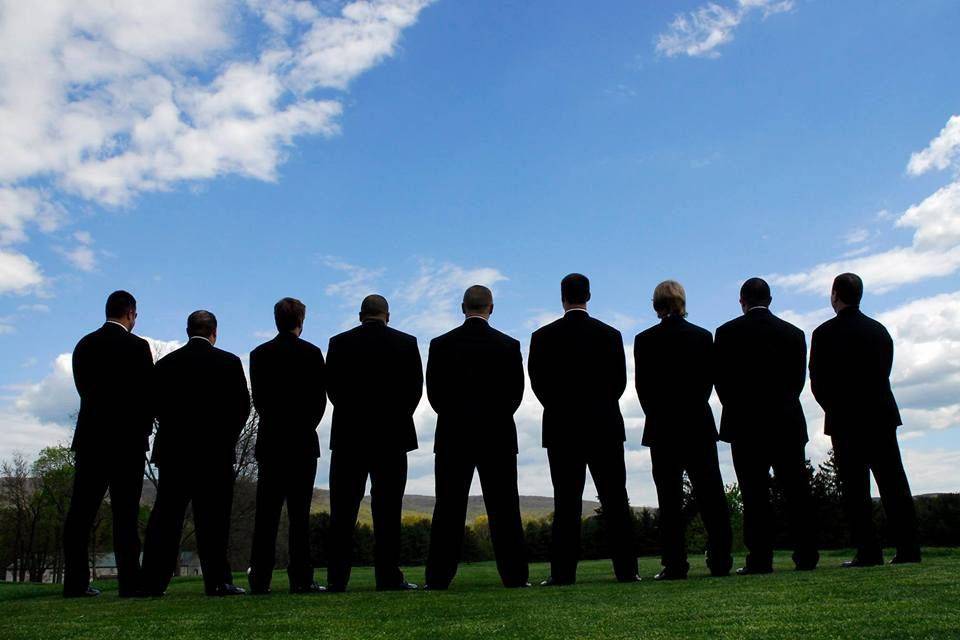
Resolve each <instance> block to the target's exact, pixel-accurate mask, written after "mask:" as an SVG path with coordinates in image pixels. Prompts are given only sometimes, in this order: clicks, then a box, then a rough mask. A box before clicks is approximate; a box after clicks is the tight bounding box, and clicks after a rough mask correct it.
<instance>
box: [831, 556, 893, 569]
mask: <svg viewBox="0 0 960 640" xmlns="http://www.w3.org/2000/svg"><path fill="white" fill-rule="evenodd" d="M882 564H883V558H870V559H869V560H861V559H860V558H854V559H853V560H847V561H846V562H844V563H842V564H841V565H840V566H841V567H843V568H844V569H859V568H861V567H879V566H880V565H882Z"/></svg>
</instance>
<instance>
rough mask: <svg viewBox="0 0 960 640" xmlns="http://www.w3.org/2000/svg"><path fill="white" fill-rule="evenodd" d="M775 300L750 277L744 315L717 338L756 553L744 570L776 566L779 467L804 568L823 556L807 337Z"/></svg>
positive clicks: (747, 526) (723, 429)
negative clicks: (806, 405) (807, 402)
mask: <svg viewBox="0 0 960 640" xmlns="http://www.w3.org/2000/svg"><path fill="white" fill-rule="evenodd" d="M772 300H773V298H772V297H771V295H770V286H769V285H768V284H767V283H766V282H764V281H763V280H761V279H760V278H750V279H749V280H747V281H746V282H744V283H743V286H742V287H741V288H740V307H741V308H742V309H743V315H742V316H740V317H739V318H736V319H735V320H731V321H730V322H728V323H726V324H724V325H723V326H721V327H720V328H718V329H717V332H716V338H715V344H716V358H717V374H716V381H715V384H716V389H717V396H719V398H720V402H722V403H723V414H722V415H721V418H720V439H721V440H723V441H724V442H729V443H730V448H731V452H732V453H733V467H734V469H735V470H736V472H737V480H738V481H739V483H740V492H741V494H742V496H743V538H744V543H745V544H746V546H747V551H748V553H747V562H746V566H744V567H741V568H740V569H738V570H737V573H738V574H740V575H747V574H755V573H770V572H772V571H773V528H772V522H771V521H772V513H771V511H772V508H771V500H770V469H771V468H773V472H774V474H775V475H776V478H777V480H778V481H779V483H780V485H781V486H782V487H783V491H784V496H785V498H786V501H787V516H788V521H789V526H790V532H791V534H792V538H793V549H794V551H793V562H794V564H795V566H796V568H797V569H798V570H810V569H814V568H816V566H817V562H818V561H819V559H820V554H819V552H818V551H817V540H816V529H815V522H814V518H815V516H814V514H813V509H812V501H811V498H810V478H809V477H808V473H807V468H806V456H805V453H804V449H805V447H806V443H807V421H806V418H805V417H804V415H803V408H802V407H801V406H800V392H801V391H803V385H804V383H805V382H806V377H807V342H806V338H805V337H804V335H803V331H801V330H800V329H798V328H796V327H795V326H793V325H792V324H790V323H788V322H786V321H784V320H781V319H780V318H778V317H776V316H775V315H773V314H772V313H771V312H770V302H771V301H772Z"/></svg>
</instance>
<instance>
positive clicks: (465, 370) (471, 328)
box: [427, 318, 523, 454]
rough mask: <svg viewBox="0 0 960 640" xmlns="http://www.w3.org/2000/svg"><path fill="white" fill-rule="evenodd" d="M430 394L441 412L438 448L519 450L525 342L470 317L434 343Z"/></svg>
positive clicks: (429, 361)
mask: <svg viewBox="0 0 960 640" xmlns="http://www.w3.org/2000/svg"><path fill="white" fill-rule="evenodd" d="M427 397H428V399H429V400H430V404H431V406H433V409H434V411H436V412H437V433H436V437H435V438H434V443H433V450H434V452H436V453H441V452H460V453H470V454H474V453H484V452H489V453H507V452H512V453H517V426H516V423H514V421H513V414H514V413H515V412H516V411H517V409H518V408H519V407H520V402H521V400H523V356H521V355H520V343H519V342H517V341H516V340H514V339H513V338H511V337H510V336H508V335H506V334H504V333H501V332H499V331H497V330H496V329H494V328H493V327H491V326H490V325H489V324H488V323H487V322H486V321H485V320H483V319H482V318H468V319H467V320H466V321H465V322H464V323H463V324H462V325H461V326H459V327H457V328H456V329H454V330H453V331H450V332H449V333H445V334H444V335H442V336H439V337H437V338H434V339H433V340H432V341H431V342H430V355H429V357H428V359H427Z"/></svg>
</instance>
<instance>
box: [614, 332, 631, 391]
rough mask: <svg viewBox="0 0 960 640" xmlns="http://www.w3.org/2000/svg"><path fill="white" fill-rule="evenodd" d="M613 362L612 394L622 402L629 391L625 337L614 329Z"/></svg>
mask: <svg viewBox="0 0 960 640" xmlns="http://www.w3.org/2000/svg"><path fill="white" fill-rule="evenodd" d="M611 337H612V339H613V351H612V354H613V360H612V362H611V368H610V372H611V374H612V375H611V379H610V392H611V393H612V394H613V399H614V400H615V401H617V402H620V398H621V397H622V396H623V392H624V391H626V390H627V355H626V353H625V352H624V349H623V336H622V335H620V332H619V331H617V330H616V329H614V331H613V335H612V336H611Z"/></svg>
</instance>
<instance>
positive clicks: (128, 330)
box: [107, 320, 130, 333]
mask: <svg viewBox="0 0 960 640" xmlns="http://www.w3.org/2000/svg"><path fill="white" fill-rule="evenodd" d="M107 323H108V324H115V325H117V326H118V327H123V330H124V331H126V332H127V333H130V329H127V327H126V326H125V325H123V324H121V323H119V322H117V321H116V320H107Z"/></svg>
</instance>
